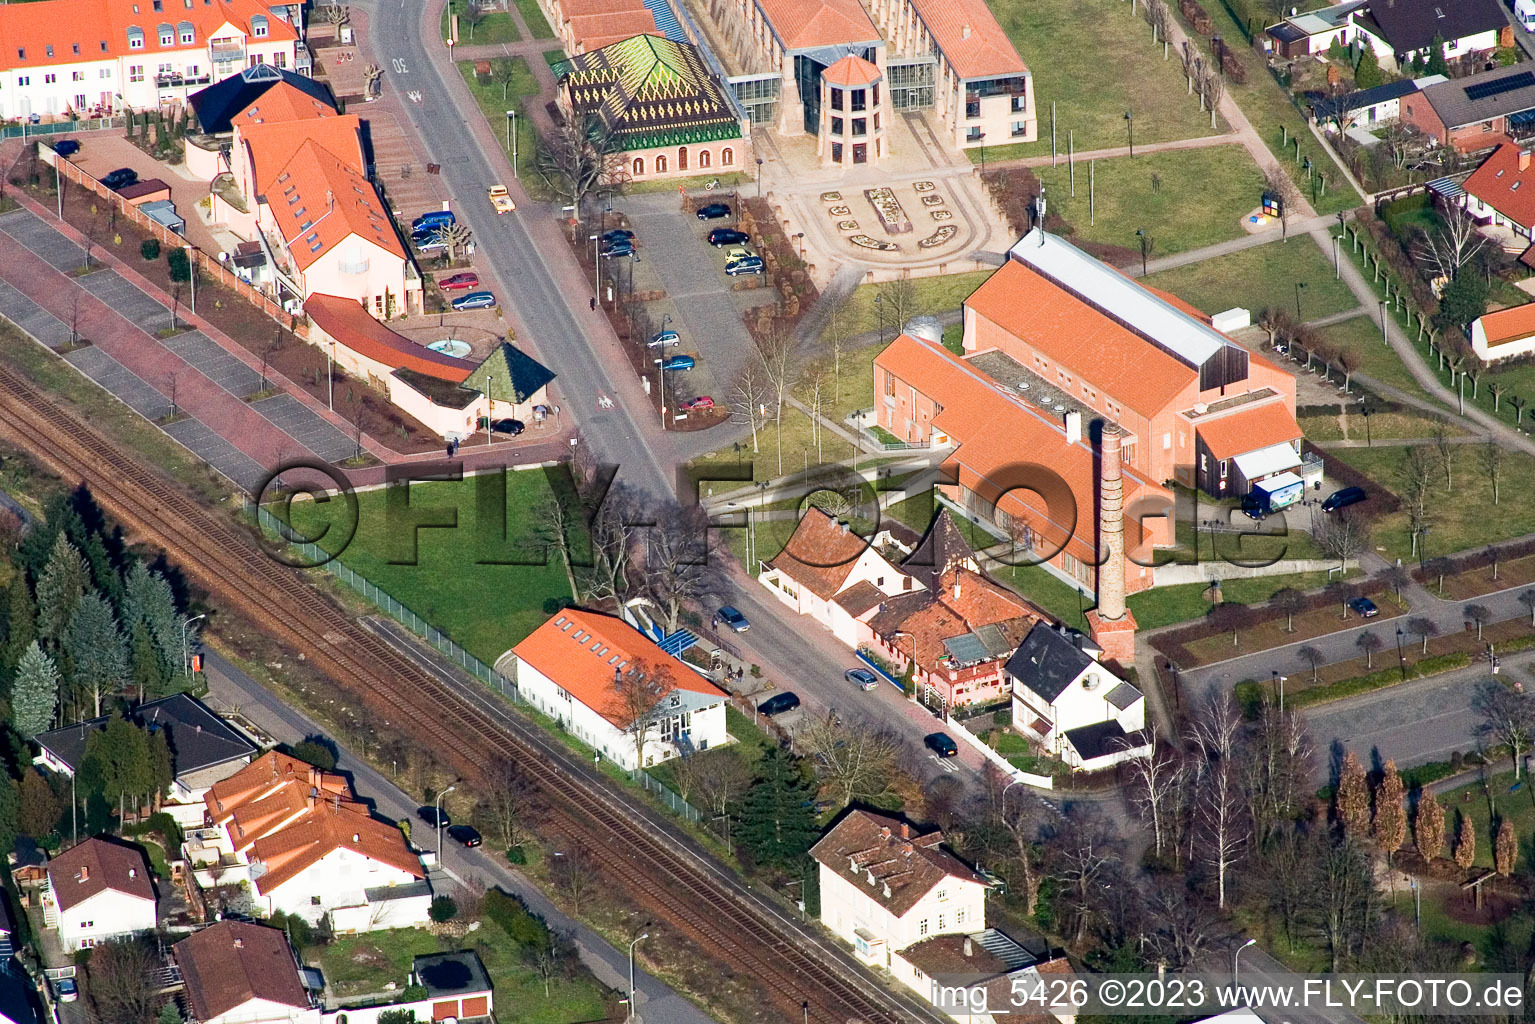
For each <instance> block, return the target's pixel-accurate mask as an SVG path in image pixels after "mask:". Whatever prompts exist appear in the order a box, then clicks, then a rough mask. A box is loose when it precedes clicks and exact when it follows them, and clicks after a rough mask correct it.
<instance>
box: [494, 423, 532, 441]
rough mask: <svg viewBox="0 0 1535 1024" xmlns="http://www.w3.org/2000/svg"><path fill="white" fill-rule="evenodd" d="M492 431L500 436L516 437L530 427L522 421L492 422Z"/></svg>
mask: <svg viewBox="0 0 1535 1024" xmlns="http://www.w3.org/2000/svg"><path fill="white" fill-rule="evenodd" d="M490 429H491V430H494V431H495V432H496V433H498V434H511V435H512V436H513V437H516V436H517V435H518V434H520V433H522V432H523V431H524V430H526V429H528V427H527V424H525V423H523V422H522V420H492V421H491V424H490Z"/></svg>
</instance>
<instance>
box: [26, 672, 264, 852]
mask: <svg viewBox="0 0 1535 1024" xmlns="http://www.w3.org/2000/svg"><path fill="white" fill-rule="evenodd" d="M123 717H124V718H125V719H127V721H129V722H132V723H133V724H134V725H137V726H138V727H139V728H141V729H144V730H145V731H146V732H149V733H155V732H163V733H164V735H165V739H166V742H167V744H168V746H169V747H170V751H171V769H172V771H174V772H175V780H174V781H173V782H172V783H171V785H170V789H169V791H168V792H167V793H165V794H164V796H165V803H164V805H163V809H164V810H165V811H166V813H168V814H170V815H171V817H173V818H175V819H176V822H177V824H179V825H182V826H183V827H185V826H187V825H200V824H202V820H203V811H204V807H203V798H204V796H205V795H206V794H207V792H208V787H210V786H212V785H213V784H214V783H215V782H218V781H219V780H220V779H224V778H228V777H229V776H230V775H233V774H234V773H235V772H237V771H239V770H240V769H241V768H243V767H245V766H246V765H247V764H249V763H250V760H251V758H252V756H254V755H255V753H256V744H255V743H254V742H253V741H252V740H251V739H250V737H248V736H246V735H245V733H243V732H241V731H240V730H239V729H236V728H235V727H234V726H232V725H230V724H229V723H228V722H225V721H224V720H223V719H222V718H220V717H219V716H217V715H215V714H214V713H213V712H212V711H211V710H209V709H208V706H207V705H206V704H204V703H203V702H202V701H200V700H198V699H197V698H196V697H191V696H188V695H187V694H184V693H174V694H171V695H170V696H169V697H162V698H160V699H159V700H152V701H149V702H148V703H145V704H140V705H138V706H137V707H135V708H132V709H130V710H129V711H128V712H126V713H125V715H124V716H123ZM109 721H111V719H110V718H109V717H102V718H93V719H91V720H90V721H88V722H81V723H79V724H78V725H69V726H65V727H64V728H62V729H53V730H51V731H49V732H44V733H39V734H38V735H37V745H38V751H39V752H38V756H37V757H36V759H35V763H36V764H38V765H41V766H42V767H44V768H46V769H48V770H49V771H51V772H55V773H56V774H59V775H65V776H73V775H74V774H75V773H76V772H77V771H78V770H79V768H80V764H81V762H82V761H83V760H84V759H85V747H86V743H87V741H88V740H89V739H90V737H91V736H93V735H95V734H96V733H99V732H103V731H105V729H106V727H107V723H108V722H109Z"/></svg>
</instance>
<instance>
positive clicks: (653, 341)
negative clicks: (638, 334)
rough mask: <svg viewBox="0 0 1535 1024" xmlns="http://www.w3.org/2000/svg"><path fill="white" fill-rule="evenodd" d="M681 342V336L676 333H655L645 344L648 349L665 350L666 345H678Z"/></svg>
mask: <svg viewBox="0 0 1535 1024" xmlns="http://www.w3.org/2000/svg"><path fill="white" fill-rule="evenodd" d="M681 341H682V335H680V334H678V333H677V332H676V331H657V332H656V333H654V334H652V335H651V336H650V341H648V342H646V344H647V346H648V347H650V348H665V347H666V346H668V345H676V344H680V343H681Z"/></svg>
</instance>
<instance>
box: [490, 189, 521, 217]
mask: <svg viewBox="0 0 1535 1024" xmlns="http://www.w3.org/2000/svg"><path fill="white" fill-rule="evenodd" d="M490 205H491V206H494V207H495V208H496V212H497V213H511V212H512V211H513V210H515V209H517V204H516V203H514V202H512V197H511V196H510V195H508V194H507V191H506V186H505V185H492V186H490Z"/></svg>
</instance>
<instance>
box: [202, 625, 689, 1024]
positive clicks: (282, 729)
mask: <svg viewBox="0 0 1535 1024" xmlns="http://www.w3.org/2000/svg"><path fill="white" fill-rule="evenodd" d="M204 665H205V667H206V671H207V674H208V686H209V696H208V700H209V703H210V704H212V705H213V706H214V707H215V708H216V709H217V708H221V707H222V708H238V709H239V711H240V713H241V714H243V715H245V716H246V717H247V718H249V719H250V720H251V721H252V722H254V723H255V724H256V725H257V726H259V727H260V728H262V729H264V730H266V731H267V733H269V734H270V735H271V736H272V737H273V738H275V739H277V740H278V741H279V742H284V743H292V742H295V741H297V740H300V739H302V738H304V737H305V736H308V735H311V734H315V733H324V732H325V730H323V729H321V728H320V727H319V726H318V725H316V724H315V723H314V722H312V721H310V720H309V719H307V718H305V717H304V716H303V715H302V714H301V713H299V712H298V711H296V710H294V709H293V708H292V707H290V706H288V705H287V704H285V703H283V701H281V700H280V699H278V698H277V697H276V696H274V695H273V694H272V693H271V692H270V691H268V690H265V689H263V688H262V687H261V686H260V685H259V684H258V683H256V681H255V680H253V679H251V678H250V676H248V675H246V674H245V673H244V672H242V671H240V669H238V668H237V667H235V666H234V665H231V664H230V663H229V662H228V661H226V660H225V659H224V658H221V657H220V656H219V655H218V654H216V653H215V652H213V651H207V652H206V653H205V654H204ZM338 749H339V751H340V757H339V758H338V760H337V767H338V768H339V769H340V770H341V771H343V772H345V773H347V774H348V775H350V776H351V778H352V786H353V788H354V789H355V790H356V792H357V795H358V796H359V797H360V798H362V799H364V800H370V801H372V803H373V807H374V810H375V811H376V812H377V813H378V814H380V815H381V816H383V817H384V818H386V819H388V820H392V821H398V820H399V819H401V818H410V819H412V820H413V821H415V822H416V824H417V826H418V828H419V829H420V830H421V831H422V832H426V833H429V832H430V830H429V829H427V828H426V826H424V825H421V824H420V819H418V818H417V817H416V811H417V804H416V802H415V801H414V800H412V799H411V798H410V796H409V795H408V794H406V793H405V792H404V791H403V790H401V789H399V788H398V787H397V786H396V785H395V784H394V783H393V782H392V781H390V780H389V779H388V778H386V777H385V776H384V775H383V774H381V773H380V772H377V771H374V770H373V768H372V767H371V766H370V765H368V764H367V763H366V762H365V761H362V760H361V759H360V758H358V757H357V756H356V755H355V754H353V753H352V752H351V751H350V750H347V749H346V748H344V747H340V746H339V745H338ZM417 841H418V842H420V843H421V844H422V845H423V846H426V847H427V848H431V846H430V845H428V844H430V843H431V838H430V835H429V834H428V835H425V836H422V835H418V836H417ZM442 853H443V862H442V867H443V870H445V871H446V872H447V873H448V875H449V876H451V877H452V878H453V879H454V881H455V882H457V883H458V884H461V885H462V884H465V881H466V880H473V881H474V882H475V883H476V884H477V885H478V886H497V887H500V888H502V889H504V890H506V891H507V892H509V893H513V894H515V895H516V896H518V897H520V898H521V899H522V900H523V902H525V903H526V904H527V905H528V907H529V909H531V910H532V911H533V912H534V913H536V914H539V915H540V916H542V917H543V919H544V920H545V921H546V922H548V924H549V926H550V927H551V928H553V929H555V930H556V931H558V932H562V933H564V934H566V935H568V936H570V938H571V940H572V941H573V942H574V943H575V944H576V948H577V950H578V951H579V953H580V956H581V960H582V962H583V963H584V964H586V966H587V967H588V968H590V969H591V971H592V973H593V974H594V975H596V977H597V980H598V981H600V982H602V983H603V984H604V985H608V986H610V987H612V988H614V989H617V990H619V991H625V990H627V989H628V986H629V960H628V954H627V952H626V951H623V950H619V949H615V948H614V947H613V946H611V945H609V944H608V942H607V941H606V940H605V939H603V938H602V937H601V936H599V935H597V933H595V932H593V931H592V930H591V929H589V928H587V927H586V926H585V925H583V924H581V923H580V922H578V921H576V920H574V919H573V918H570V917H568V916H567V915H566V914H565V913H564V912H562V911H561V910H560V909H559V908H558V907H556V906H555V905H554V904H552V903H550V902H549V900H548V899H547V898H546V897H545V896H544V895H543V893H542V892H540V891H539V890H538V888H537V887H536V886H534V885H533V884H532V883H531V882H529V881H528V880H527V879H526V878H524V877H523V876H522V875H520V874H517V873H516V872H514V871H513V870H512V869H511V868H510V866H508V865H507V864H506V863H505V862H504V861H503V860H502V859H501V858H499V857H498V856H497V855H496V854H495V852H494V851H493V850H491V848H490V847H489V846H482V847H477V848H475V849H473V850H470V849H466V848H464V847H462V846H460V845H459V844H457V843H455V842H453V841H452V840H451V839H448V838H447V837H446V836H444V838H443V844H442ZM635 991H636V999H635V1004H636V1007H637V1009H638V1010H639V1011H640V1013H641V1014H642V1015H643V1016H644V1018H645V1019H646V1020H649V1021H656V1022H660V1021H665V1022H667V1024H672V1022H681V1024H713V1018H712V1017H709V1016H708V1015H706V1014H705V1013H704V1012H703V1011H702V1010H699V1009H698V1008H697V1007H696V1006H694V1005H693V1004H692V1003H689V1002H688V1001H687V1000H685V999H683V998H682V997H681V996H679V995H677V993H676V992H674V991H672V990H671V989H670V988H668V987H667V986H666V985H665V984H663V983H662V982H660V981H657V980H656V979H655V978H652V977H651V976H649V975H648V974H646V973H644V971H642V970H639V969H636V971H635Z"/></svg>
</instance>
